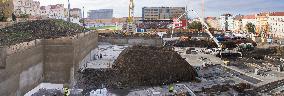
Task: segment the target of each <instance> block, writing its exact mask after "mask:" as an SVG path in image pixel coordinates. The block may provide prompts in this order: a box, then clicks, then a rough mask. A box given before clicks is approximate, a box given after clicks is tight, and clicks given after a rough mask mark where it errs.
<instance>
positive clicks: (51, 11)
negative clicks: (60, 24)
mask: <svg viewBox="0 0 284 96" xmlns="http://www.w3.org/2000/svg"><path fill="white" fill-rule="evenodd" d="M40 10H41V15H42V16H46V17H48V18H53V19H64V18H65V13H64V5H63V4H56V5H48V6H41V7H40Z"/></svg>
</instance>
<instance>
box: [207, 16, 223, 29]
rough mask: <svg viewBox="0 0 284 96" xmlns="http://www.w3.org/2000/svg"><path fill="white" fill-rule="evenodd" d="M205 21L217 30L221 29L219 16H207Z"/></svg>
mask: <svg viewBox="0 0 284 96" xmlns="http://www.w3.org/2000/svg"><path fill="white" fill-rule="evenodd" d="M205 22H206V23H207V24H208V25H209V26H210V27H211V28H214V29H215V30H219V29H220V24H219V20H218V18H217V17H207V18H205Z"/></svg>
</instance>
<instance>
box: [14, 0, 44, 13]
mask: <svg viewBox="0 0 284 96" xmlns="http://www.w3.org/2000/svg"><path fill="white" fill-rule="evenodd" d="M13 3H14V12H15V14H16V15H21V14H28V15H30V16H40V2H39V1H33V0H13Z"/></svg>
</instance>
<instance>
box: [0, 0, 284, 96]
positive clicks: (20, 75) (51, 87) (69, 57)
mask: <svg viewBox="0 0 284 96" xmlns="http://www.w3.org/2000/svg"><path fill="white" fill-rule="evenodd" d="M203 2H204V1H203ZM128 7H129V8H128V9H129V10H128V18H127V20H126V21H125V22H126V23H125V24H126V26H125V28H124V29H123V30H115V31H112V32H103V31H100V30H91V29H88V28H85V26H80V25H78V24H74V23H70V22H67V21H63V20H56V19H48V20H35V21H28V22H19V23H15V24H12V25H9V26H7V27H4V28H1V29H0V53H1V54H0V94H1V96H2V95H3V96H283V95H284V65H283V64H284V46H283V45H282V46H281V45H278V44H274V45H272V44H266V43H262V42H256V40H253V39H252V38H250V37H249V36H247V35H246V34H245V35H243V34H236V33H233V32H212V31H209V28H210V27H209V26H208V24H207V23H206V22H204V20H203V19H201V17H198V18H199V22H201V24H202V29H201V30H198V31H197V30H189V29H187V28H186V27H187V25H186V26H182V25H183V24H177V25H180V26H176V25H175V23H176V22H180V23H182V21H183V19H185V18H186V17H188V16H187V15H188V14H189V13H193V14H196V15H197V16H199V14H197V13H196V12H195V11H194V10H188V9H184V10H185V11H184V12H183V13H182V14H179V15H178V16H175V17H176V18H174V19H175V20H174V19H172V20H141V22H142V23H141V22H140V23H139V22H137V21H136V20H135V19H134V9H135V2H134V0H129V6H128ZM203 7H204V5H203ZM145 8H146V7H145ZM163 8H164V7H163ZM181 9H183V8H181ZM169 10H171V9H170V8H169ZM203 10H204V9H203ZM202 12H204V11H202ZM202 14H204V13H202ZM185 22H188V21H185ZM177 27H178V28H177ZM139 28H140V29H141V30H142V29H143V30H144V29H145V30H148V31H147V32H138V31H137V30H138V29H139ZM66 90H67V92H69V93H68V95H66Z"/></svg>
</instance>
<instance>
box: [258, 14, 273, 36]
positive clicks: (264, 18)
mask: <svg viewBox="0 0 284 96" xmlns="http://www.w3.org/2000/svg"><path fill="white" fill-rule="evenodd" d="M268 15H269V14H268V13H259V14H256V25H255V28H256V30H255V31H256V33H257V34H264V35H265V36H267V35H268V34H270V33H268V32H269V28H268Z"/></svg>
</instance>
